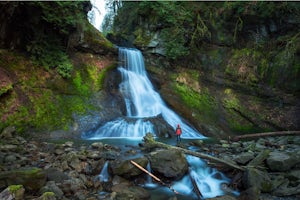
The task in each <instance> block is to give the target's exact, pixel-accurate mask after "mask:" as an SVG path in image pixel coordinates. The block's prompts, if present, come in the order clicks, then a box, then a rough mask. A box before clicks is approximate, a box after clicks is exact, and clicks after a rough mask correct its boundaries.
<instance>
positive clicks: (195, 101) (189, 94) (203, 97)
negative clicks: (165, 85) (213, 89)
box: [175, 83, 217, 121]
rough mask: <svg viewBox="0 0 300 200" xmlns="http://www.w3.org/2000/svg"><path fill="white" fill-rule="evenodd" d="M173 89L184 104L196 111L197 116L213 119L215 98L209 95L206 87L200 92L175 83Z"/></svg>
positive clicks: (214, 117)
mask: <svg viewBox="0 0 300 200" xmlns="http://www.w3.org/2000/svg"><path fill="white" fill-rule="evenodd" d="M175 91H176V93H178V94H179V96H180V97H181V99H182V100H183V102H184V104H185V105H186V106H187V107H188V108H190V109H192V110H195V111H196V113H198V117H200V118H201V120H202V121H203V120H204V121H207V120H215V119H216V118H217V116H216V112H215V111H216V100H215V98H214V97H213V96H211V95H210V94H209V92H208V90H207V89H204V90H202V91H201V92H200V93H198V92H195V91H194V90H192V89H191V88H189V87H187V86H186V85H183V84H178V83H177V84H175Z"/></svg>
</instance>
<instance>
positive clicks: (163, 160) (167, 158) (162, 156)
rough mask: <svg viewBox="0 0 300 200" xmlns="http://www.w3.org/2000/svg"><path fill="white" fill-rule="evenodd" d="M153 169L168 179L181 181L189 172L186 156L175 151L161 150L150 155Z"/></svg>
mask: <svg viewBox="0 0 300 200" xmlns="http://www.w3.org/2000/svg"><path fill="white" fill-rule="evenodd" d="M149 160H150V163H151V169H152V170H153V171H154V172H157V173H159V174H162V175H163V176H165V177H167V178H172V179H180V178H181V177H182V176H183V175H184V174H185V173H186V172H187V170H188V163H187V161H186V158H185V156H184V154H182V153H181V152H179V151H173V150H159V151H156V152H152V153H151V154H150V155H149Z"/></svg>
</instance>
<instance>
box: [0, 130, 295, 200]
mask: <svg viewBox="0 0 300 200" xmlns="http://www.w3.org/2000/svg"><path fill="white" fill-rule="evenodd" d="M0 138H1V142H0V199H7V200H8V199H36V200H38V199H40V200H42V199H43V200H46V199H65V200H67V199H74V200H77V199H78V200H85V199H86V200H97V199H116V200H119V199H137V200H140V199H153V197H151V192H149V191H148V190H146V189H145V188H143V187H142V185H143V184H144V183H145V182H146V181H147V175H146V174H145V173H144V172H142V171H141V170H139V169H138V168H136V167H135V166H133V165H132V164H131V163H130V160H134V161H135V162H136V163H138V164H139V165H141V166H142V167H144V168H146V166H147V164H148V162H149V161H150V163H151V167H152V173H153V174H155V175H157V176H158V177H159V178H160V179H161V180H162V181H164V182H166V183H170V182H172V181H174V180H178V179H180V178H181V177H182V176H183V175H184V174H186V173H188V165H187V162H186V159H185V155H184V154H182V153H180V152H174V151H172V150H169V149H152V150H151V151H149V150H147V149H145V148H144V147H143V145H142V144H141V145H139V146H127V147H126V148H125V150H124V149H121V148H119V147H117V146H113V145H108V144H105V143H102V142H94V143H84V142H83V143H80V144H77V143H76V142H75V143H74V142H72V141H64V142H60V143H57V142H56V143H52V142H41V141H32V140H29V139H24V138H23V137H20V136H16V135H15V131H14V128H13V127H8V128H6V129H4V131H3V132H2V133H1V135H0ZM299 145H300V137H299V136H288V137H287V136H281V137H268V138H260V139H258V140H256V141H254V140H251V141H239V142H229V141H226V140H220V141H219V140H218V141H214V142H207V141H204V142H203V141H202V140H197V141H196V140H194V141H189V142H185V143H182V144H181V145H179V146H181V147H183V148H190V149H193V150H194V151H198V152H202V153H206V154H210V155H214V156H216V157H219V158H222V159H224V160H227V161H228V162H233V163H235V164H237V165H239V166H243V167H245V170H244V171H237V170H233V169H230V168H226V167H224V166H218V167H217V168H218V169H219V170H220V171H222V172H223V173H225V174H226V176H228V177H230V178H231V180H232V182H231V183H229V184H228V185H224V188H223V189H224V192H225V194H227V195H223V196H221V197H215V198H212V199H214V200H234V199H238V200H246V199H247V200H250V199H251V200H255V199H261V200H296V199H299V198H300V159H299V158H300V151H299ZM105 163H108V172H109V174H110V176H109V177H108V180H107V181H105V182H102V181H101V180H100V177H99V174H100V172H101V170H102V169H103V167H104V165H105ZM174 166H176V167H175V168H174ZM232 189H235V190H239V191H240V195H239V196H233V195H231V194H230V192H228V191H231V190H232ZM167 199H172V200H176V199H181V197H180V196H178V195H176V194H175V193H174V195H173V196H172V197H168V198H167Z"/></svg>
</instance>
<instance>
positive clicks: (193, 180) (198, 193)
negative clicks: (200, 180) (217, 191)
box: [189, 168, 203, 199]
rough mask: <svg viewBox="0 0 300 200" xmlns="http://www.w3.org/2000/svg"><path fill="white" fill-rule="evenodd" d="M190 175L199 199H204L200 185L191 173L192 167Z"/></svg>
mask: <svg viewBox="0 0 300 200" xmlns="http://www.w3.org/2000/svg"><path fill="white" fill-rule="evenodd" d="M189 177H190V179H191V182H192V185H193V187H194V191H195V193H196V194H197V196H198V199H202V198H203V197H202V194H201V191H200V189H199V188H198V185H197V183H196V181H195V179H194V177H193V176H192V175H191V169H190V168H189Z"/></svg>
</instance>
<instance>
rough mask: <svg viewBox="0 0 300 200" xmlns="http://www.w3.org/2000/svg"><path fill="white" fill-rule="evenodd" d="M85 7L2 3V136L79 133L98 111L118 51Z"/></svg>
mask: <svg viewBox="0 0 300 200" xmlns="http://www.w3.org/2000/svg"><path fill="white" fill-rule="evenodd" d="M89 8H90V4H89V2H1V3H0V10H1V12H0V13H1V14H0V24H1V25H0V80H1V82H0V130H1V129H3V128H4V127H6V126H9V125H15V126H17V128H18V130H19V131H25V130H28V129H31V128H33V129H35V130H36V129H37V130H57V129H66V130H67V129H69V130H71V131H74V130H77V129H78V124H76V119H78V116H82V115H83V116H84V115H87V113H88V112H89V113H93V111H95V110H100V109H101V106H102V105H99V104H95V103H94V102H93V98H94V96H96V95H98V97H99V95H100V96H101V95H102V96H103V95H105V94H104V93H105V92H104V91H103V88H104V84H105V81H104V77H105V74H106V72H107V71H109V69H111V68H113V67H114V66H115V60H116V54H117V52H116V50H115V49H114V48H113V47H112V44H111V43H110V42H109V41H108V40H106V39H105V38H104V37H103V36H102V34H101V33H99V32H98V31H97V30H96V29H95V28H94V27H93V26H92V25H91V24H89V23H88V21H87V17H86V14H87V12H88V10H89Z"/></svg>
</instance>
